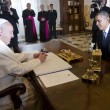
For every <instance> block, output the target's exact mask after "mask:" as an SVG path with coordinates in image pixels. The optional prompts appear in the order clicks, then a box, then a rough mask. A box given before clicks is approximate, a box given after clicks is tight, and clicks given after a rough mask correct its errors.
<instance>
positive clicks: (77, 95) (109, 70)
mask: <svg viewBox="0 0 110 110" xmlns="http://www.w3.org/2000/svg"><path fill="white" fill-rule="evenodd" d="M44 47H45V48H47V49H48V50H49V51H52V52H54V53H58V52H59V51H60V50H61V49H71V51H73V52H75V53H77V54H80V55H82V56H83V61H82V62H75V63H73V64H72V66H73V68H72V69H70V71H72V72H73V73H74V74H75V75H76V76H78V77H79V78H80V79H79V80H76V81H73V82H69V83H66V84H62V85H58V86H54V87H50V88H42V87H41V86H39V87H40V89H41V93H42V95H43V98H44V99H45V102H46V104H47V105H48V110H110V63H109V61H102V67H103V68H102V72H101V73H100V74H99V76H100V78H99V81H98V82H97V83H93V84H89V83H84V82H82V80H81V76H82V75H83V74H84V73H85V72H86V69H87V67H88V58H89V54H88V53H85V52H83V51H80V50H78V49H76V48H74V47H71V46H69V45H66V44H64V43H62V42H60V41H52V42H47V43H44V44H34V45H28V46H23V47H22V50H23V51H25V50H26V51H29V50H36V49H38V50H40V49H41V48H44ZM38 85H39V84H38Z"/></svg>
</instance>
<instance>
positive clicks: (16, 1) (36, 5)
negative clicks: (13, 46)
mask: <svg viewBox="0 0 110 110" xmlns="http://www.w3.org/2000/svg"><path fill="white" fill-rule="evenodd" d="M11 1H12V8H15V9H16V11H17V13H18V16H19V25H18V29H19V34H18V40H19V41H20V40H23V39H25V37H24V36H25V34H24V25H23V18H22V11H23V10H24V9H26V8H27V7H26V4H27V3H31V8H32V9H33V10H34V11H35V13H36V16H35V17H34V20H35V24H36V31H37V33H38V34H39V22H38V20H37V14H38V11H39V10H40V4H41V1H40V0H11Z"/></svg>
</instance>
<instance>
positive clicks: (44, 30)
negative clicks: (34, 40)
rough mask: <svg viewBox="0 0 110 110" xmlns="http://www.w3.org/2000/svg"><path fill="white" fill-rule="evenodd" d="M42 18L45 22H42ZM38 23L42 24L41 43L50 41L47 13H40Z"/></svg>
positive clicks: (40, 27) (40, 28)
mask: <svg viewBox="0 0 110 110" xmlns="http://www.w3.org/2000/svg"><path fill="white" fill-rule="evenodd" d="M42 18H44V19H45V20H44V21H42ZM38 21H39V22H40V26H39V30H40V41H41V42H45V41H48V40H49V29H48V26H47V25H48V22H47V21H48V15H47V12H46V11H40V12H38Z"/></svg>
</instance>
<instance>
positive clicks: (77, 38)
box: [59, 33, 91, 51]
mask: <svg viewBox="0 0 110 110" xmlns="http://www.w3.org/2000/svg"><path fill="white" fill-rule="evenodd" d="M59 39H60V40H61V41H62V42H65V43H67V44H68V45H71V46H74V47H76V48H78V49H80V50H82V51H88V49H89V47H90V44H91V35H85V34H84V33H83V34H73V35H72V34H70V35H65V36H62V37H59Z"/></svg>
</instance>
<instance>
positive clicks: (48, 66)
mask: <svg viewBox="0 0 110 110" xmlns="http://www.w3.org/2000/svg"><path fill="white" fill-rule="evenodd" d="M47 54H48V56H47V59H46V61H45V62H44V63H42V64H41V65H39V66H37V67H36V68H35V69H34V72H35V74H36V76H39V75H43V74H48V73H52V72H58V71H61V70H66V69H69V68H72V66H71V65H70V64H68V63H67V62H66V61H64V60H63V59H61V58H60V57H58V56H57V55H55V54H54V53H51V52H50V53H47Z"/></svg>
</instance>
